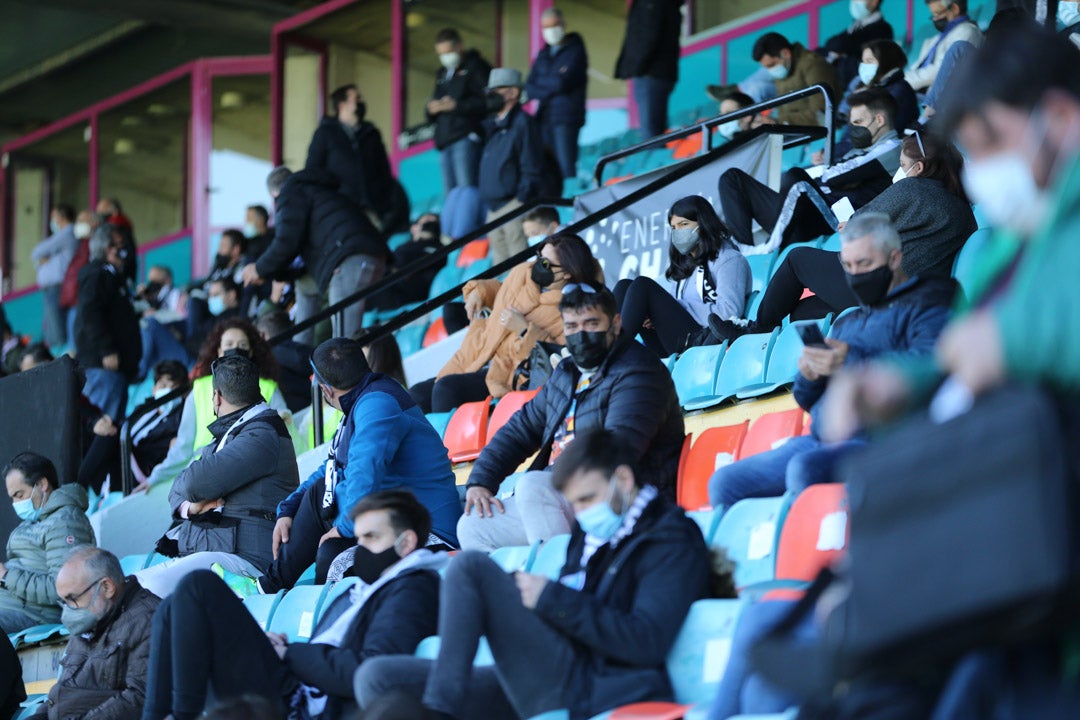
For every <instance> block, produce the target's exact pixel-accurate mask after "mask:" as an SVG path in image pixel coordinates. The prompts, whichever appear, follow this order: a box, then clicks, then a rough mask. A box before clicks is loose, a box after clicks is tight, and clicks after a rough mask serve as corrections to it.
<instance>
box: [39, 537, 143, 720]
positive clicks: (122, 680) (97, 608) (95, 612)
mask: <svg viewBox="0 0 1080 720" xmlns="http://www.w3.org/2000/svg"><path fill="white" fill-rule="evenodd" d="M56 594H57V595H59V596H60V604H61V605H62V606H63V615H62V616H61V617H62V620H63V623H64V625H65V626H66V627H67V629H68V630H70V631H71V639H70V640H69V641H68V646H67V651H66V653H65V657H66V659H65V661H64V662H62V663H61V671H60V679H59V680H57V682H56V684H55V685H53V687H52V689H51V690H50V691H49V698H48V700H47V701H46V702H44V703H42V704H41V705H40V706H39V708H38V711H37V714H36V715H34V718H35V720H44V718H46V717H47V718H49V719H50V720H58V719H59V718H83V717H93V718H101V719H102V720H137V718H139V717H140V716H141V714H142V709H143V703H144V702H145V700H146V672H147V666H148V664H149V660H150V628H151V621H152V620H153V618H154V612H155V611H156V610H157V606H158V602H159V601H158V599H157V598H156V597H154V595H153V594H151V593H150V592H148V591H146V590H145V589H143V588H142V587H141V586H140V585H139V583H138V581H137V580H136V579H135V578H134V577H128V578H125V577H124V571H123V570H122V569H121V568H120V561H119V560H117V559H116V556H115V555H113V554H112V553H110V552H109V551H107V550H102V549H100V548H95V547H89V546H83V547H81V548H79V549H77V550H75V552H73V553H72V555H71V557H69V558H68V559H67V562H65V563H64V565H63V567H61V568H60V572H59V573H57V575H56Z"/></svg>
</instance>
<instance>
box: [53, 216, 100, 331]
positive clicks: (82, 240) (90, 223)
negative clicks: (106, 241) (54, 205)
mask: <svg viewBox="0 0 1080 720" xmlns="http://www.w3.org/2000/svg"><path fill="white" fill-rule="evenodd" d="M97 226H98V217H97V215H95V214H94V213H92V212H90V210H82V211H80V212H79V214H78V216H76V218H75V225H74V231H75V237H76V238H77V239H78V241H79V244H78V245H77V246H76V247H75V255H74V256H73V257H72V258H71V262H70V263H68V266H67V270H65V271H64V282H63V284H62V285H61V287H60V307H61V309H63V311H64V316H65V322H66V323H67V336H68V341H69V342H72V343H74V342H75V307H76V305H78V304H79V271H80V270H82V269H83V267H84V266H85V265H86V263H88V262H90V235H91V234H92V233H93V232H94V230H96V229H97Z"/></svg>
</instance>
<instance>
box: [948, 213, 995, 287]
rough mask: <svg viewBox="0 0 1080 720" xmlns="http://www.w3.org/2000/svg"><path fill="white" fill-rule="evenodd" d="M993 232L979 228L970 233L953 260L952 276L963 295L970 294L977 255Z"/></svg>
mask: <svg viewBox="0 0 1080 720" xmlns="http://www.w3.org/2000/svg"><path fill="white" fill-rule="evenodd" d="M993 234H994V231H993V230H991V229H990V228H980V229H978V230H976V231H975V232H973V233H971V237H969V238H968V239H967V242H965V243H964V246H963V247H962V248H960V252H958V253H957V254H956V259H955V260H953V269H952V276H953V277H954V278H956V281H957V282H958V283H960V287H962V288H963V289H964V292H965V293H969V294H970V292H971V281H972V279H973V278H972V275H973V273H974V270H975V267H976V266H977V265H978V260H979V253H980V252H982V250H983V249H984V248H985V247H986V246H987V244H988V243H989V241H990V238H991V237H993Z"/></svg>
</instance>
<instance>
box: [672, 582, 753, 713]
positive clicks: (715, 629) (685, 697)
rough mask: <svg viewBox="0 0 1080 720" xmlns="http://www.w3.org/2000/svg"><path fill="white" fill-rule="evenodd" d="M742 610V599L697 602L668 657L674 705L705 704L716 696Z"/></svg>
mask: <svg viewBox="0 0 1080 720" xmlns="http://www.w3.org/2000/svg"><path fill="white" fill-rule="evenodd" d="M742 607H743V603H742V602H740V601H739V600H698V601H697V602H695V603H694V604H693V605H691V606H690V612H689V613H688V614H687V616H686V620H685V621H684V622H683V626H682V629H681V630H680V631H679V635H678V637H677V638H676V639H675V645H674V646H673V647H672V648H671V652H669V653H668V658H667V670H668V675H669V676H670V677H671V685H672V688H673V689H674V691H675V702H677V703H680V704H696V703H706V702H710V701H711V700H712V699H713V698H714V697H715V696H716V690H717V686H718V685H719V684H720V678H721V677H723V675H724V669H725V668H726V667H727V659H728V655H729V654H730V652H731V638H732V635H733V634H734V632H735V624H736V622H737V621H738V618H739V613H740V612H741V611H742Z"/></svg>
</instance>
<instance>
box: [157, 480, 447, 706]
mask: <svg viewBox="0 0 1080 720" xmlns="http://www.w3.org/2000/svg"><path fill="white" fill-rule="evenodd" d="M350 518H351V525H352V527H351V528H350V534H353V535H355V536H356V538H357V541H356V542H357V543H358V547H357V552H356V563H355V565H354V572H355V574H356V575H358V576H359V577H360V579H361V581H362V582H361V584H360V585H358V586H357V587H355V588H353V589H352V590H351V591H348V592H344V593H341V594H340V595H338V597H337V598H335V599H334V600H333V602H331V603H330V604H329V607H327V608H326V610H325V611H324V612H322V613H321V615H322V616H321V618H320V619H319V621H318V624H316V625H315V627H314V632H313V633H312V635H311V641H310V642H289V639H288V638H287V636H285V635H284V634H281V633H264V632H263V629H262V628H261V627H260V626H259V623H258V622H256V621H255V620H254V619H253V618H252V616H251V613H249V612H248V611H247V608H245V607H244V606H243V605H242V604H241V602H240V601H239V600H238V599H237V598H236V596H235V595H234V594H233V592H232V591H231V590H230V589H229V588H228V587H227V586H226V585H225V584H224V583H223V582H221V580H220V578H218V577H216V576H215V575H214V574H213V573H211V572H208V571H196V572H194V573H192V574H190V575H188V576H187V577H185V578H184V579H183V580H182V581H181V582H180V585H179V586H178V587H177V588H176V591H175V592H174V593H173V594H172V595H171V596H169V597H168V598H167V599H166V600H164V601H163V602H162V603H161V609H160V610H159V611H158V613H157V615H156V616H155V618H154V630H153V640H152V653H151V657H152V662H151V666H150V672H149V674H148V676H147V692H146V695H147V703H146V709H145V710H144V712H143V720H160V719H161V718H163V717H166V716H170V717H173V718H176V720H193V718H196V717H199V716H200V715H201V713H202V712H203V710H204V709H206V708H207V703H208V698H207V688H212V689H213V698H214V700H213V701H214V702H215V703H220V702H223V701H228V700H230V699H231V698H235V697H237V696H240V695H243V694H245V693H252V694H255V695H258V696H260V697H263V698H265V699H266V700H269V701H271V702H273V703H274V705H275V706H277V707H279V708H281V709H287V708H291V710H292V714H291V716H292V717H307V718H327V719H328V720H333V719H334V718H340V717H343V716H345V717H348V716H349V712H348V711H349V710H350V709H351V708H355V703H354V701H353V690H352V688H353V676H354V675H355V674H356V670H357V668H359V667H361V666H363V665H366V664H367V663H369V662H371V661H372V659H373V658H375V657H378V656H380V655H396V654H401V653H412V652H413V650H415V649H416V646H417V645H418V644H419V642H420V641H421V640H422V639H424V638H425V637H427V636H429V635H433V634H434V633H435V630H436V624H437V623H436V620H437V612H438V593H439V575H438V573H437V572H436V570H437V569H438V568H439V567H441V566H442V565H443V564H444V563H445V556H444V555H442V554H441V553H440V554H433V553H432V552H431V551H429V550H425V549H424V543H425V541H426V540H427V537H428V533H429V531H430V529H431V518H430V517H429V516H428V513H427V510H425V508H424V506H423V505H421V504H420V503H419V502H417V500H416V498H414V497H413V496H412V494H411V493H408V492H400V491H397V492H395V491H387V492H380V493H376V494H374V495H369V496H368V497H366V498H364V499H363V500H361V501H360V502H359V503H357V505H356V507H355V508H352V511H351V513H350ZM195 628H198V629H199V630H200V631H199V632H193V629H195ZM237 648H242V649H243V661H242V662H237V654H236V653H237ZM260 717H264V716H261V715H260Z"/></svg>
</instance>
